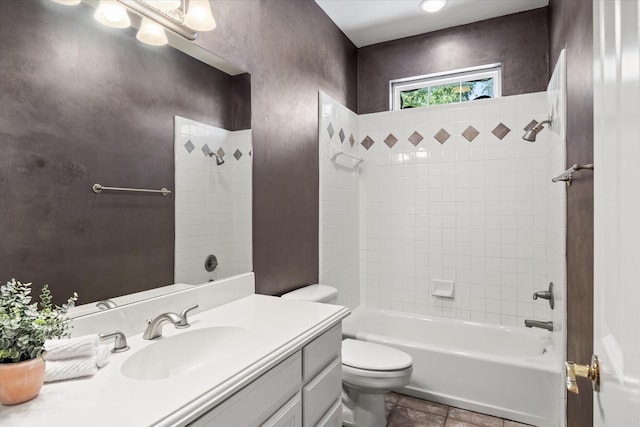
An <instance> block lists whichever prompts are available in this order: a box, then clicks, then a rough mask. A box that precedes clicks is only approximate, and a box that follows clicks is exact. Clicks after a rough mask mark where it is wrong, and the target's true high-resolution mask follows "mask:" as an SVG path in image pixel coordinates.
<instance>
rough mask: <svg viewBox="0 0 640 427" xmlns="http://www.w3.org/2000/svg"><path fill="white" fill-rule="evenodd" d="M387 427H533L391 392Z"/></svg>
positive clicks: (388, 398)
mask: <svg viewBox="0 0 640 427" xmlns="http://www.w3.org/2000/svg"><path fill="white" fill-rule="evenodd" d="M384 400H385V402H386V409H387V427H530V426H529V425H528V424H521V423H517V422H515V421H509V420H503V419H502V418H496V417H492V416H490V415H485V414H480V413H478V412H471V411H467V410H464V409H459V408H454V407H453V406H447V405H443V404H441V403H435V402H430V401H428V400H421V399H416V398H414V397H410V396H404V395H402V394H397V393H387V394H385V398H384Z"/></svg>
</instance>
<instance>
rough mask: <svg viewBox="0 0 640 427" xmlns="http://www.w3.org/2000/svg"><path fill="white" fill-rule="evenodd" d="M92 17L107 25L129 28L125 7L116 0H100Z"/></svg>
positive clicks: (129, 22) (129, 23)
mask: <svg viewBox="0 0 640 427" xmlns="http://www.w3.org/2000/svg"><path fill="white" fill-rule="evenodd" d="M93 17H94V18H95V19H96V21H98V22H99V23H101V24H104V25H106V26H108V27H113V28H129V27H130V26H131V20H130V19H129V14H128V13H127V9H126V8H125V7H124V6H123V5H122V4H120V3H118V2H117V1H116V0H100V3H99V4H98V8H97V9H96V12H95V13H94V14H93Z"/></svg>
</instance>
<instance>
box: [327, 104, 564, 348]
mask: <svg viewBox="0 0 640 427" xmlns="http://www.w3.org/2000/svg"><path fill="white" fill-rule="evenodd" d="M548 111H549V107H548V100H547V92H539V93H532V94H525V95H517V96H510V97H503V98H497V99H487V100H478V101H474V102H468V103H462V104H452V105H444V106H434V107H427V108H420V109H413V110H403V111H390V112H383V113H373V114H364V115H360V116H358V115H356V114H355V113H353V112H351V111H350V110H348V109H347V108H345V107H344V106H342V105H340V104H339V103H337V102H335V101H333V100H332V99H331V98H329V97H328V96H327V95H325V94H323V93H321V94H320V105H319V115H320V117H319V136H320V138H319V145H320V146H319V153H320V281H321V282H326V283H328V284H331V285H335V286H337V287H338V288H339V289H340V291H341V294H340V295H345V297H344V299H343V301H341V302H342V303H344V304H347V305H349V306H350V307H352V308H353V307H355V306H357V305H358V304H363V305H366V306H368V307H371V308H378V309H388V310H394V311H401V312H407V313H414V314H426V315H435V316H440V317H447V318H455V319H460V320H471V321H479V322H487V323H492V324H499V325H506V326H523V324H524V320H525V319H536V320H554V323H555V327H556V330H557V331H562V330H563V329H564V313H565V308H564V306H565V304H564V289H565V242H564V235H565V231H564V230H565V227H566V225H565V217H564V216H565V214H564V211H565V200H566V196H565V189H564V184H563V183H556V184H553V183H551V178H552V177H553V176H555V175H557V174H558V173H560V172H561V171H562V170H564V142H563V140H562V138H561V136H560V135H557V134H556V133H554V132H552V131H551V130H550V129H548V128H545V129H543V130H542V131H540V132H539V134H538V135H537V140H536V141H535V142H533V143H531V142H527V141H524V140H523V139H522V135H523V133H524V131H525V129H529V128H530V127H531V126H535V125H536V124H537V122H539V121H542V120H544V119H547V117H548ZM331 146H333V147H334V150H335V149H336V148H338V149H341V150H345V151H347V152H349V153H352V154H355V155H357V156H360V157H362V159H363V162H362V163H360V164H359V165H358V166H356V167H352V163H353V161H351V160H350V159H349V158H347V157H346V156H338V157H337V158H336V159H335V160H334V161H332V160H331V159H330V158H329V154H330V153H329V152H330V149H331V148H330V147H331ZM434 280H447V281H453V282H454V283H455V293H454V297H453V298H442V297H437V296H433V295H432V290H433V281H434ZM551 281H553V282H554V285H555V289H556V299H557V301H558V303H557V305H556V309H555V310H554V311H553V312H552V311H551V309H550V308H549V305H548V304H547V302H546V301H545V300H537V301H534V300H533V299H532V295H533V293H534V292H535V291H538V290H545V289H547V287H548V284H549V282H551ZM553 335H554V336H557V335H559V334H553ZM558 338H559V337H558Z"/></svg>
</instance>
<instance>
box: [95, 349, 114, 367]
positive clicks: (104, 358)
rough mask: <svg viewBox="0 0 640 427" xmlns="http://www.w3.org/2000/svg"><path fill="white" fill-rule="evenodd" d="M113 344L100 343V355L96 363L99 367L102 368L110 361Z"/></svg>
mask: <svg viewBox="0 0 640 427" xmlns="http://www.w3.org/2000/svg"><path fill="white" fill-rule="evenodd" d="M112 348H113V345H112V344H100V346H99V347H98V357H97V358H96V365H97V366H98V368H102V367H104V366H106V364H107V363H109V356H111V349H112Z"/></svg>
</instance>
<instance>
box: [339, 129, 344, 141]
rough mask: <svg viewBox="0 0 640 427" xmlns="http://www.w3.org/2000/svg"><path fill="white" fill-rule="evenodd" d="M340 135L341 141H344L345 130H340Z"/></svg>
mask: <svg viewBox="0 0 640 427" xmlns="http://www.w3.org/2000/svg"><path fill="white" fill-rule="evenodd" d="M338 136H339V137H340V143H343V142H344V130H342V129H340V132H338Z"/></svg>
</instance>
